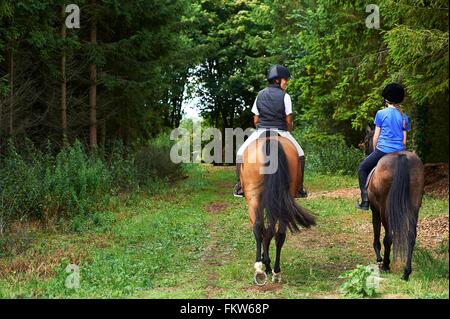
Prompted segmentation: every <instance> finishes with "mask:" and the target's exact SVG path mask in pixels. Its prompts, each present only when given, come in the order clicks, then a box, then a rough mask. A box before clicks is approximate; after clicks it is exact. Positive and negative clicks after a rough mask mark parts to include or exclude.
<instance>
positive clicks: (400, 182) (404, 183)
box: [368, 150, 424, 280]
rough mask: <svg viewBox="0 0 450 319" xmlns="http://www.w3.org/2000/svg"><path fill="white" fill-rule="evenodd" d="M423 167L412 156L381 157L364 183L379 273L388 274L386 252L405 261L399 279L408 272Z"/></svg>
mask: <svg viewBox="0 0 450 319" xmlns="http://www.w3.org/2000/svg"><path fill="white" fill-rule="evenodd" d="M370 151H372V150H370ZM423 172H424V170H423V164H422V161H421V160H420V158H419V157H418V156H417V155H416V154H415V153H412V152H408V151H403V152H395V153H389V154H387V155H385V156H383V157H382V158H381V159H380V161H379V162H378V165H377V166H376V168H375V170H374V172H373V175H372V177H371V178H370V180H369V183H368V194H369V202H370V208H371V210H372V223H373V234H374V241H373V247H374V249H375V254H376V258H377V262H378V263H379V264H380V268H381V270H383V271H389V270H390V252H391V245H392V244H393V250H394V258H396V257H399V258H400V259H401V260H402V261H405V262H406V264H405V268H404V272H403V276H402V279H403V280H408V279H409V275H410V274H411V272H412V266H411V262H412V254H413V249H414V245H415V242H416V229H417V220H418V216H419V209H420V206H421V205H422V196H423V188H424V174H423ZM381 225H383V227H384V229H385V236H384V240H383V244H384V257H383V258H381V243H380V231H381Z"/></svg>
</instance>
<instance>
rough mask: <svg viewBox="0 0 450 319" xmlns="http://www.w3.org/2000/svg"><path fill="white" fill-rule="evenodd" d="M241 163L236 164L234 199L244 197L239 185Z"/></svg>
mask: <svg viewBox="0 0 450 319" xmlns="http://www.w3.org/2000/svg"><path fill="white" fill-rule="evenodd" d="M241 165H242V164H241V163H236V177H237V180H238V182H237V184H236V185H235V186H234V193H233V195H234V197H244V192H243V191H242V185H241Z"/></svg>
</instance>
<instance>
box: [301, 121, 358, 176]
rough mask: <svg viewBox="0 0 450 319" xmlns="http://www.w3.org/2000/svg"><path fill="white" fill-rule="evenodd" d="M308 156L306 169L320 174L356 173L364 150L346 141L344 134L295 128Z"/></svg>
mask: <svg viewBox="0 0 450 319" xmlns="http://www.w3.org/2000/svg"><path fill="white" fill-rule="evenodd" d="M293 136H294V137H295V138H296V139H297V140H298V141H299V143H300V145H301V146H302V148H303V150H304V152H305V156H306V170H307V171H310V172H315V173H320V174H342V175H355V174H356V172H357V170H358V166H359V164H360V163H361V161H362V160H363V159H364V152H363V151H362V150H361V149H357V148H355V147H353V146H349V145H347V144H346V142H345V138H344V136H343V135H342V134H326V133H323V132H318V131H316V130H314V129H305V130H295V131H294V132H293Z"/></svg>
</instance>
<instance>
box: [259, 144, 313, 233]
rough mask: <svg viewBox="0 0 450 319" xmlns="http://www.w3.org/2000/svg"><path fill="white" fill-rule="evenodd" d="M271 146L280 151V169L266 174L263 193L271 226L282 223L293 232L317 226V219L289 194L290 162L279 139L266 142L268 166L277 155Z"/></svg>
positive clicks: (263, 201) (263, 202) (263, 203)
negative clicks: (301, 228)
mask: <svg viewBox="0 0 450 319" xmlns="http://www.w3.org/2000/svg"><path fill="white" fill-rule="evenodd" d="M272 143H276V144H272ZM271 144H272V145H274V146H277V149H278V167H277V169H276V171H275V172H274V173H273V174H265V176H264V185H263V193H262V209H263V210H264V209H265V211H266V216H267V219H268V221H269V225H270V226H271V227H275V225H276V223H277V222H282V223H284V224H285V225H286V226H287V227H288V228H289V229H290V230H291V231H292V232H296V231H299V226H303V227H306V228H309V227H310V226H311V225H315V224H316V222H315V218H314V216H313V215H311V214H310V213H309V212H308V211H307V210H306V209H304V208H302V207H300V206H299V205H298V204H297V203H296V202H295V200H294V198H293V197H292V195H291V193H290V192H289V167H288V161H287V158H286V154H285V153H284V149H283V147H282V145H281V143H279V142H278V140H277V139H267V141H266V144H265V147H266V152H265V153H266V154H265V155H266V160H267V162H266V166H267V163H268V162H269V161H270V158H273V157H274V155H275V154H271V155H270V145H271ZM268 154H269V155H268ZM268 157H269V158H268Z"/></svg>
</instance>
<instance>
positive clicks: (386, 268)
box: [380, 265, 391, 272]
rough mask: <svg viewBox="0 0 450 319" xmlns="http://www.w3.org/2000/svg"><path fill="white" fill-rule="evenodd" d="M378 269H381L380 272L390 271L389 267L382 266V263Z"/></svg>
mask: <svg viewBox="0 0 450 319" xmlns="http://www.w3.org/2000/svg"><path fill="white" fill-rule="evenodd" d="M380 270H381V271H382V272H390V271H391V269H390V268H389V267H385V266H383V265H381V266H380Z"/></svg>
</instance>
